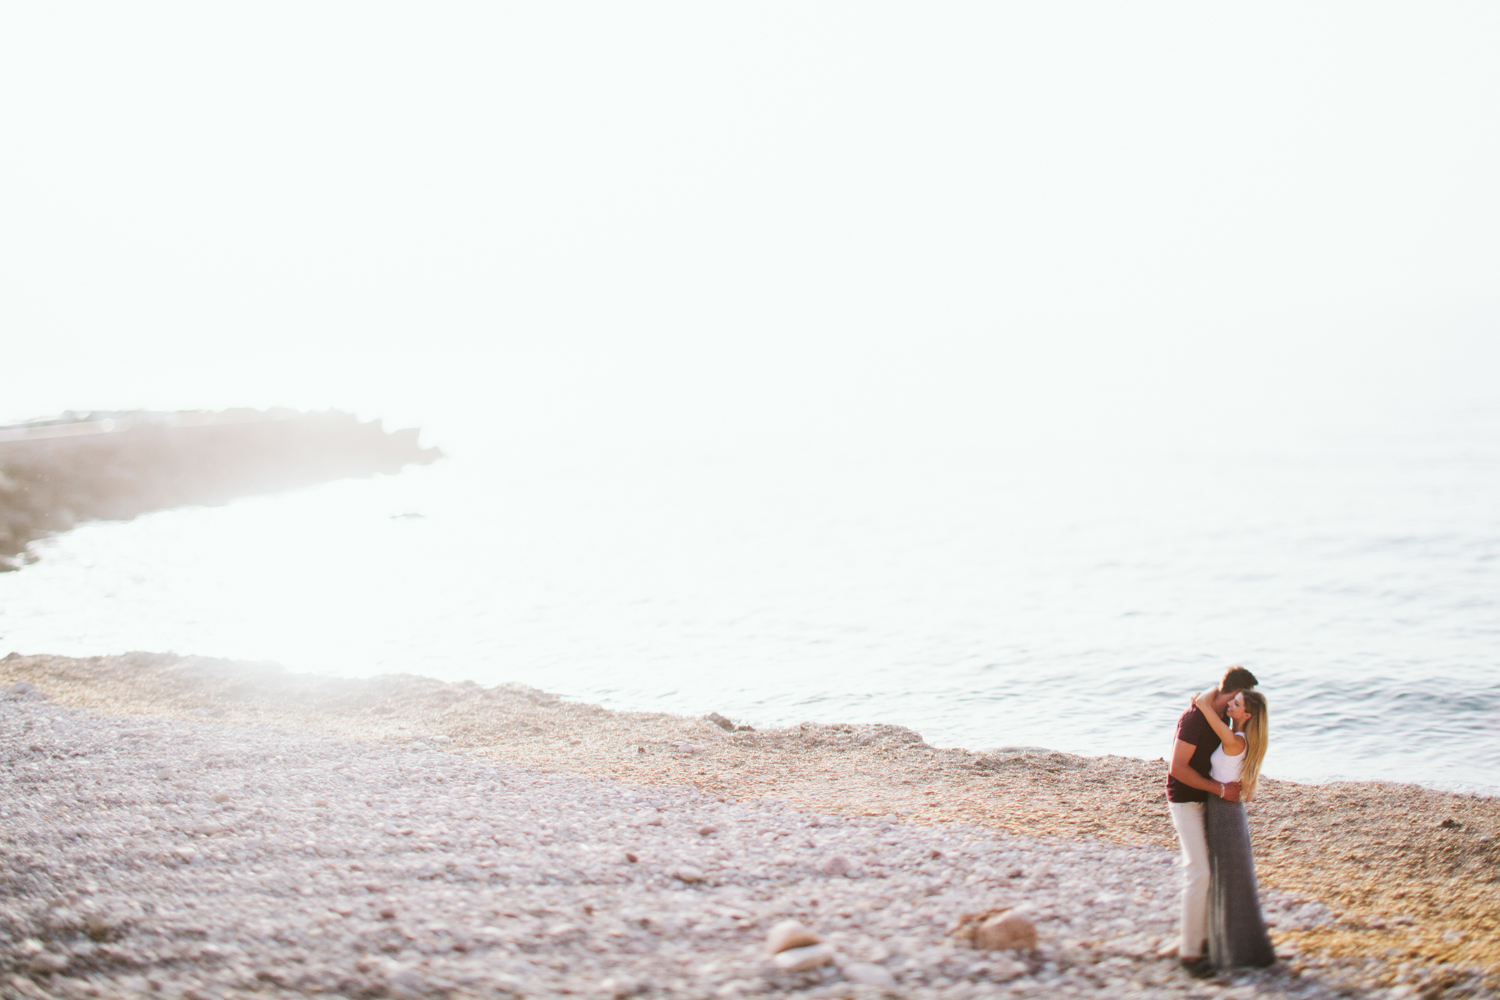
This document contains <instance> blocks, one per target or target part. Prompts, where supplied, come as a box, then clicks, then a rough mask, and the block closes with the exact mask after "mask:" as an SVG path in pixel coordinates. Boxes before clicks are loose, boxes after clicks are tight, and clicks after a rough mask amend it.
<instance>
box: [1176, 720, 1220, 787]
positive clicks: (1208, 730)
mask: <svg viewBox="0 0 1500 1000" xmlns="http://www.w3.org/2000/svg"><path fill="white" fill-rule="evenodd" d="M1177 738H1178V739H1179V740H1181V741H1182V742H1184V743H1191V744H1192V745H1193V747H1194V750H1193V756H1192V759H1190V760H1189V761H1188V766H1189V767H1191V768H1192V769H1193V770H1194V771H1197V772H1198V773H1199V774H1201V775H1203V776H1204V777H1205V778H1207V777H1208V776H1209V769H1210V768H1211V767H1212V761H1211V759H1210V758H1212V757H1213V755H1214V751H1215V750H1217V749H1219V734H1218V733H1216V732H1214V727H1213V726H1211V725H1209V724H1208V719H1207V718H1205V717H1204V715H1203V713H1202V712H1200V711H1198V706H1197V705H1194V706H1193V707H1192V708H1189V709H1188V710H1187V711H1186V712H1183V713H1182V716H1181V717H1180V718H1179V719H1178V720H1177ZM1172 746H1173V747H1174V749H1175V747H1176V746H1177V744H1175V743H1174V744H1172ZM1167 763H1168V764H1169V765H1170V764H1171V761H1168V762H1167ZM1167 801H1168V802H1207V801H1208V793H1207V792H1205V791H1203V790H1202V789H1200V788H1194V787H1193V786H1192V785H1185V784H1183V783H1182V782H1180V781H1178V780H1177V779H1176V778H1174V777H1172V775H1171V774H1168V775H1167Z"/></svg>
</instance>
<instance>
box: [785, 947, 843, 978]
mask: <svg viewBox="0 0 1500 1000" xmlns="http://www.w3.org/2000/svg"><path fill="white" fill-rule="evenodd" d="M832 961H833V949H832V948H830V947H828V946H827V945H826V944H812V945H808V946H807V947H806V948H788V949H787V950H786V951H779V952H777V953H776V954H775V955H773V956H772V957H771V964H772V965H774V966H776V968H778V969H781V970H783V971H784V972H806V971H807V970H809V969H816V968H817V967H818V966H820V965H828V964H829V963H831V962H832Z"/></svg>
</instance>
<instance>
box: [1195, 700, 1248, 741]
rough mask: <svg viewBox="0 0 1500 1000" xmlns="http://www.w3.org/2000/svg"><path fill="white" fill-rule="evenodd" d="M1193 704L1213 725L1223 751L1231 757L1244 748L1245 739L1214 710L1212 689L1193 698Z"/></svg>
mask: <svg viewBox="0 0 1500 1000" xmlns="http://www.w3.org/2000/svg"><path fill="white" fill-rule="evenodd" d="M1193 704H1194V705H1197V706H1198V711H1200V712H1202V713H1203V717H1204V718H1205V719H1207V720H1208V724H1209V725H1210V726H1213V727H1214V732H1215V733H1218V734H1219V742H1220V743H1222V744H1223V745H1224V752H1225V753H1226V754H1228V755H1229V756H1231V757H1233V756H1235V755H1237V754H1238V753H1239V752H1240V751H1241V750H1243V749H1245V740H1244V738H1243V737H1241V736H1240V735H1239V734H1238V733H1236V732H1235V731H1234V730H1233V729H1230V728H1229V724H1228V723H1227V722H1225V721H1224V720H1223V719H1221V718H1219V713H1218V712H1215V711H1214V691H1213V690H1212V689H1209V690H1207V691H1204V692H1203V693H1201V694H1199V695H1198V696H1197V697H1195V698H1194V699H1193Z"/></svg>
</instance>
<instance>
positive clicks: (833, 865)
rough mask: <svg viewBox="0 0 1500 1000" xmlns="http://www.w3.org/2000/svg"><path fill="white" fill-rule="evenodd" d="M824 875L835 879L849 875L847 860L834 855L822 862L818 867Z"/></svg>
mask: <svg viewBox="0 0 1500 1000" xmlns="http://www.w3.org/2000/svg"><path fill="white" fill-rule="evenodd" d="M818 867H819V869H820V870H821V871H822V872H823V874H824V875H828V876H831V877H834V878H837V877H838V876H840V875H847V874H849V867H850V866H849V859H848V858H846V857H844V856H843V855H842V854H834V855H832V856H830V857H828V858H825V859H824V860H823V863H822V864H821V865H819V866H818Z"/></svg>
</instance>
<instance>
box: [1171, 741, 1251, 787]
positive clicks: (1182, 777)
mask: <svg viewBox="0 0 1500 1000" xmlns="http://www.w3.org/2000/svg"><path fill="white" fill-rule="evenodd" d="M1197 750H1198V748H1197V747H1195V746H1193V745H1192V744H1191V743H1184V742H1183V741H1182V740H1178V741H1177V742H1176V743H1174V744H1172V768H1171V772H1170V773H1171V775H1172V777H1174V778H1176V779H1177V780H1178V781H1180V782H1182V783H1183V784H1184V785H1190V786H1192V787H1193V788H1196V789H1198V790H1199V791H1201V792H1208V793H1210V794H1212V795H1217V796H1218V797H1219V798H1221V799H1223V800H1224V801H1225V802H1238V801H1239V800H1240V783H1239V782H1238V781H1231V782H1229V783H1228V784H1225V783H1223V782H1218V781H1215V780H1213V779H1212V778H1205V777H1204V776H1203V775H1201V774H1199V773H1198V772H1197V771H1194V770H1193V768H1192V765H1191V764H1190V763H1189V762H1190V761H1191V760H1192V759H1193V754H1194V753H1196V752H1197Z"/></svg>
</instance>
